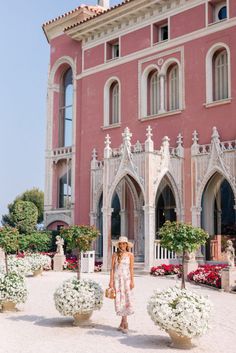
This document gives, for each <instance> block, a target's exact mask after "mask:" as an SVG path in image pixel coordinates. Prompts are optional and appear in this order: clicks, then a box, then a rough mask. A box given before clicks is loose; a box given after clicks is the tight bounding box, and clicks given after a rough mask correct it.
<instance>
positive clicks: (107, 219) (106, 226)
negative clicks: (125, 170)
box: [102, 135, 113, 271]
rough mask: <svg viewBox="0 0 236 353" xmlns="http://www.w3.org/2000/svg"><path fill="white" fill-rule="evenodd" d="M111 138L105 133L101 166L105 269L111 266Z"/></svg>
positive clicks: (103, 267)
mask: <svg viewBox="0 0 236 353" xmlns="http://www.w3.org/2000/svg"><path fill="white" fill-rule="evenodd" d="M110 144H111V139H110V136H109V135H107V136H106V138H105V148H104V167H103V208H102V213H103V232H102V233H103V266H102V269H103V270H104V271H107V270H109V269H110V266H111V214H112V211H113V210H112V208H111V206H110V204H109V203H110V201H109V158H110V157H111V154H112V150H111V147H110Z"/></svg>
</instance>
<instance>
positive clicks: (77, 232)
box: [60, 225, 100, 279]
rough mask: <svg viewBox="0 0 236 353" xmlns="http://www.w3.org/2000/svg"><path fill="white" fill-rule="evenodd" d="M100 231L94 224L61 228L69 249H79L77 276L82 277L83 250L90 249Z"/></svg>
mask: <svg viewBox="0 0 236 353" xmlns="http://www.w3.org/2000/svg"><path fill="white" fill-rule="evenodd" d="M99 234H100V233H99V231H98V230H97V229H96V228H95V227H93V226H87V225H81V226H77V225H74V226H70V227H68V228H63V229H61V230H60V235H61V237H62V238H63V239H64V240H65V245H66V249H67V250H74V249H77V253H78V272H77V277H78V279H80V270H81V266H80V261H81V251H89V250H90V249H91V245H92V242H93V240H95V239H96V238H97V236H98V235H99Z"/></svg>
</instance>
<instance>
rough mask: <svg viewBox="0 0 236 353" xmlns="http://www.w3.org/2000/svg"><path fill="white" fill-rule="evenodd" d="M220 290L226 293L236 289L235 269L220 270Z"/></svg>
mask: <svg viewBox="0 0 236 353" xmlns="http://www.w3.org/2000/svg"><path fill="white" fill-rule="evenodd" d="M221 288H222V289H224V290H225V291H226V292H230V291H231V290H232V289H235V288H236V267H228V268H224V269H223V270H222V277H221Z"/></svg>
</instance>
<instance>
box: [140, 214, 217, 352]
mask: <svg viewBox="0 0 236 353" xmlns="http://www.w3.org/2000/svg"><path fill="white" fill-rule="evenodd" d="M159 235H160V237H161V245H162V246H163V247H164V248H166V249H168V250H171V251H175V252H176V253H179V254H182V273H181V277H182V280H181V288H178V287H173V288H168V289H167V290H164V291H162V292H155V293H154V295H153V296H152V297H151V298H150V300H149V302H148V307H147V309H148V313H149V315H150V316H151V319H152V320H153V321H154V322H155V324H157V325H159V326H160V328H161V329H164V330H165V331H166V332H168V334H169V335H170V338H171V340H172V343H171V347H175V348H183V349H184V348H191V346H192V343H191V339H192V338H193V337H197V336H200V335H202V334H203V333H205V332H206V330H207V328H208V322H209V318H210V311H211V303H210V301H209V300H208V299H207V298H205V297H203V296H201V295H199V294H197V293H194V292H191V291H189V290H187V289H186V288H185V273H184V264H185V263H184V262H185V259H186V256H188V255H189V253H192V252H193V251H196V250H197V249H198V247H199V246H200V245H201V244H204V243H205V241H206V239H207V238H208V234H207V233H206V232H205V231H204V230H203V229H201V228H197V227H193V226H192V225H191V224H187V223H181V222H169V221H167V222H165V224H164V225H163V227H162V228H161V229H160V231H159Z"/></svg>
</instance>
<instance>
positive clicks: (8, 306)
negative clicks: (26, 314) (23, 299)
mask: <svg viewBox="0 0 236 353" xmlns="http://www.w3.org/2000/svg"><path fill="white" fill-rule="evenodd" d="M1 311H2V312H6V311H16V303H14V302H12V301H11V300H6V301H3V302H2V309H1Z"/></svg>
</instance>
